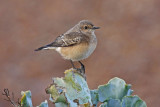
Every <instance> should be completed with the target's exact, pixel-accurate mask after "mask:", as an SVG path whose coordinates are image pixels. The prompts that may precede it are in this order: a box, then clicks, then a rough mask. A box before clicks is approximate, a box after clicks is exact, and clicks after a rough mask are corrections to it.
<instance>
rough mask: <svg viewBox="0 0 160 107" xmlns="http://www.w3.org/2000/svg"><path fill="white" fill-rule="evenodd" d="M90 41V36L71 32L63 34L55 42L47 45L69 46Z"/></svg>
mask: <svg viewBox="0 0 160 107" xmlns="http://www.w3.org/2000/svg"><path fill="white" fill-rule="evenodd" d="M85 41H88V37H87V36H86V35H84V34H82V33H78V32H71V33H69V34H62V35H60V36H58V37H57V38H56V40H55V41H54V42H52V43H51V44H49V45H47V46H49V47H68V46H73V45H76V44H79V43H81V42H85Z"/></svg>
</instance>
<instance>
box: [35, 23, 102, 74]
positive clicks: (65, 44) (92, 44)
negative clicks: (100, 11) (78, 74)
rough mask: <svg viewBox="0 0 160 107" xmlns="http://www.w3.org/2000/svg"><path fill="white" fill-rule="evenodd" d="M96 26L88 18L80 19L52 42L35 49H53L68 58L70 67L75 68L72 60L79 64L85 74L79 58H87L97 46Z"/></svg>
mask: <svg viewBox="0 0 160 107" xmlns="http://www.w3.org/2000/svg"><path fill="white" fill-rule="evenodd" d="M99 28H100V27H96V26H94V25H93V23H92V22H90V21H88V20H81V21H80V22H79V23H78V24H76V25H75V26H73V27H72V28H71V29H69V30H68V31H67V32H66V33H64V34H61V35H59V36H58V37H57V38H56V39H55V40H54V41H53V42H52V43H50V44H48V45H45V46H42V47H40V48H38V49H35V51H40V50H55V51H57V52H58V53H59V54H60V55H61V56H62V57H63V58H64V59H66V60H70V62H71V64H72V67H73V68H74V69H77V68H76V67H75V65H74V63H73V62H75V61H77V62H79V63H80V64H81V70H82V71H83V73H84V74H85V66H84V65H83V63H82V62H81V60H83V59H86V58H88V57H89V56H90V55H91V54H92V53H93V52H94V50H95V48H96V46H97V38H96V35H95V30H96V29H99Z"/></svg>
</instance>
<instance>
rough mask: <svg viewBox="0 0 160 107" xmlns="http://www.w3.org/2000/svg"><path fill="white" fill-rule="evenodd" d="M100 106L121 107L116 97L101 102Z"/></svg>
mask: <svg viewBox="0 0 160 107" xmlns="http://www.w3.org/2000/svg"><path fill="white" fill-rule="evenodd" d="M100 107H122V105H121V101H120V100H118V99H110V100H108V101H107V102H104V103H102V104H101V106H100Z"/></svg>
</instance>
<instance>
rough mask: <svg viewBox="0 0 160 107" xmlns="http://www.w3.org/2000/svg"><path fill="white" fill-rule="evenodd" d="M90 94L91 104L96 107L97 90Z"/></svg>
mask: <svg viewBox="0 0 160 107" xmlns="http://www.w3.org/2000/svg"><path fill="white" fill-rule="evenodd" d="M90 93H91V100H92V103H93V105H94V106H96V107H97V104H98V101H99V100H98V90H97V89H96V90H91V91H90Z"/></svg>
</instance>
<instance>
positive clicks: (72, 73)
mask: <svg viewBox="0 0 160 107" xmlns="http://www.w3.org/2000/svg"><path fill="white" fill-rule="evenodd" d="M70 62H71V64H72V67H73V69H76V70H77V68H76V67H75V66H74V64H73V61H72V60H70ZM72 75H73V78H75V75H74V71H72Z"/></svg>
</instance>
